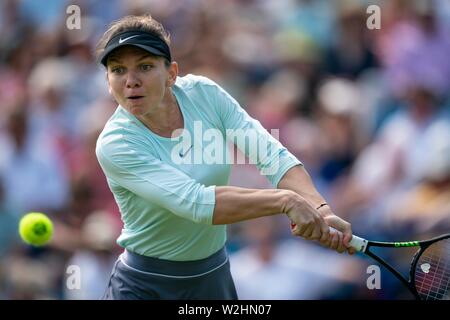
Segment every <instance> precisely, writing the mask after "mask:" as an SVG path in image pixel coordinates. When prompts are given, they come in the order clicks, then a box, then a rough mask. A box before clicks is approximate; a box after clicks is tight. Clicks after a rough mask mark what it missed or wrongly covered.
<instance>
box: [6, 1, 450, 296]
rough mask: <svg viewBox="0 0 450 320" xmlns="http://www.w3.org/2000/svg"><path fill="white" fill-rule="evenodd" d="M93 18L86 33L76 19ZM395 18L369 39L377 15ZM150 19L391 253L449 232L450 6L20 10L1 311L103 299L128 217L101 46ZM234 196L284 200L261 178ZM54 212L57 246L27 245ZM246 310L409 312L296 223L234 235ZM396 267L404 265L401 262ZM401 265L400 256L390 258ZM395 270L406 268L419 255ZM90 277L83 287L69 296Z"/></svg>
mask: <svg viewBox="0 0 450 320" xmlns="http://www.w3.org/2000/svg"><path fill="white" fill-rule="evenodd" d="M71 4H77V5H78V6H79V7H80V9H81V29H79V30H77V29H74V30H69V29H68V28H67V27H66V19H67V17H68V14H67V13H66V8H67V7H68V6H69V5H71ZM371 4H376V5H379V6H380V8H381V26H380V27H381V28H380V29H374V30H370V29H369V28H368V27H367V25H366V21H367V19H368V17H369V15H370V13H367V12H366V9H367V7H368V6H369V5H371ZM145 13H150V14H151V15H152V16H154V17H155V18H156V19H157V20H159V21H161V22H162V23H163V25H164V26H165V27H166V28H167V29H168V31H169V32H170V34H171V42H172V44H171V49H172V54H173V56H174V59H175V60H176V61H177V62H178V63H179V66H180V73H181V75H185V74H188V73H192V74H199V75H204V76H207V77H210V78H211V79H213V80H214V81H216V82H218V83H219V84H221V85H222V86H223V87H224V88H225V89H226V90H227V91H228V92H230V93H231V94H232V95H233V96H234V97H235V98H236V99H237V100H238V101H239V102H240V104H241V105H242V107H243V108H245V109H246V110H247V112H249V114H251V115H252V116H253V117H254V118H256V119H258V120H259V121H261V123H262V124H263V125H264V127H265V128H266V129H268V130H270V129H279V130H280V131H279V133H280V141H281V142H282V143H283V144H284V145H285V146H286V147H287V148H288V149H289V150H290V151H291V152H292V153H294V154H295V155H296V156H297V157H298V158H299V159H300V160H301V161H302V162H303V163H304V165H305V167H306V169H307V170H308V171H309V172H310V174H311V176H312V178H313V180H314V182H315V184H316V186H317V187H318V189H319V191H320V192H322V194H323V195H324V196H325V198H326V199H327V200H328V201H329V203H330V205H331V207H332V208H333V209H334V210H335V213H336V214H337V215H339V216H342V217H343V218H345V219H347V220H348V221H350V222H351V223H352V227H353V231H354V233H355V234H359V235H361V236H363V237H366V238H372V239H376V240H386V241H388V240H392V241H394V240H415V239H421V238H427V237H431V236H436V235H438V234H440V233H444V232H449V230H450V95H449V92H450V90H449V89H450V58H449V57H450V25H449V24H450V2H448V1H446V0H436V1H433V0H418V1H412V0H385V1H382V0H379V1H375V0H373V1H364V0H340V1H328V0H179V1H169V0H145V1H144V0H140V1H125V0H123V1H122V0H108V1H106V0H102V1H87V0H86V1H82V0H78V1H75V0H73V1H60V0H46V1H45V2H41V1H35V0H5V1H2V2H1V4H0V114H1V117H0V299H98V298H99V297H100V296H101V295H102V293H103V290H104V289H105V286H106V282H107V280H108V277H109V273H110V271H111V269H112V264H113V262H114V260H115V258H116V257H117V255H118V254H120V252H121V248H119V247H118V245H117V244H116V243H115V239H116V237H117V236H118V235H119V233H120V230H121V226H122V223H121V220H120V213H119V211H118V208H117V206H116V204H115V202H114V198H113V196H112V194H111V192H110V191H109V189H108V185H107V184H106V179H105V177H104V175H103V173H102V171H101V168H100V167H99V165H98V163H97V160H96V156H95V143H96V139H97V136H98V134H99V132H100V131H101V130H102V128H103V126H104V124H105V122H106V121H107V119H108V118H109V117H110V115H111V114H112V113H113V112H114V110H115V108H116V103H115V102H114V101H113V100H112V98H111V97H110V96H109V94H108V90H107V85H106V79H105V72H104V69H102V68H101V67H100V66H98V65H97V64H96V63H95V61H94V58H93V49H94V47H95V44H96V42H97V41H98V39H99V37H100V35H101V34H102V33H103V32H104V31H105V26H107V25H108V24H109V23H110V22H112V21H113V20H115V19H118V18H120V17H122V16H124V15H127V14H145ZM230 184H232V185H236V186H243V187H255V188H265V187H270V186H269V184H268V182H267V180H266V179H265V177H264V176H261V175H260V174H259V173H258V172H257V170H256V169H255V168H254V167H253V166H251V165H235V166H234V168H233V171H232V176H231V179H230ZM29 211H41V212H45V213H46V214H48V215H49V216H50V217H51V218H52V219H53V221H54V223H55V235H54V239H53V240H52V242H51V244H50V245H49V246H47V247H44V248H34V247H30V246H27V245H25V244H24V243H23V242H21V241H20V240H19V239H18V234H17V223H18V220H19V219H20V217H21V216H22V215H23V214H24V213H26V212H29ZM228 250H229V252H230V255H231V268H232V273H233V275H234V277H235V282H236V287H237V290H238V294H239V296H240V298H242V299H403V298H405V299H408V298H410V296H409V295H408V293H407V292H406V293H405V290H404V289H402V288H401V287H400V286H399V284H398V283H397V282H396V280H395V279H392V276H390V275H389V274H387V272H383V270H382V278H381V289H380V290H369V289H368V288H367V287H366V279H367V277H368V276H369V275H368V274H367V272H366V270H367V266H368V265H369V264H373V262H371V261H368V260H367V259H365V258H362V257H360V256H357V255H355V256H351V257H350V256H346V255H339V254H337V253H335V252H331V251H329V250H326V249H324V248H322V247H320V246H318V245H316V244H315V243H310V242H307V241H305V240H302V239H299V238H293V237H292V236H291V235H290V231H289V221H287V219H286V217H282V216H279V217H271V218H268V219H266V218H264V219H260V220H259V221H251V222H245V223H240V224H236V225H231V226H230V227H229V241H228ZM388 255H391V254H390V253H388ZM391 258H392V257H391ZM395 263H398V264H399V265H401V266H403V268H405V271H407V269H408V264H409V263H408V261H407V258H406V257H405V258H403V257H402V256H400V257H399V258H396V260H395V262H394V264H395ZM70 266H76V267H78V268H79V271H80V274H81V282H80V285H79V286H78V287H76V288H73V287H70V286H68V285H67V284H68V281H69V280H70V276H71V275H72V274H71V272H70V270H71V268H69V267H70Z"/></svg>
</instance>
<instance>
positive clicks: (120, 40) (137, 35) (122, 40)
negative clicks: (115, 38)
mask: <svg viewBox="0 0 450 320" xmlns="http://www.w3.org/2000/svg"><path fill="white" fill-rule="evenodd" d="M135 37H139V34H135V35H134V36H130V37H127V38H125V39H122V38H120V39H119V43H122V42H125V41H127V40H130V39H131V38H135Z"/></svg>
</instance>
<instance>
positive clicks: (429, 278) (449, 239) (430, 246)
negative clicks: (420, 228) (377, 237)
mask: <svg viewBox="0 0 450 320" xmlns="http://www.w3.org/2000/svg"><path fill="white" fill-rule="evenodd" d="M349 244H350V246H352V247H353V248H354V249H355V250H356V251H359V252H362V253H364V254H365V255H367V256H369V257H371V258H372V259H374V260H376V261H377V262H379V263H380V264H382V265H383V266H384V267H385V268H386V269H388V270H389V271H390V272H392V274H393V275H394V276H396V277H397V279H398V280H400V282H401V283H402V284H403V285H404V286H405V287H406V288H408V290H409V291H410V292H411V293H412V295H413V296H414V298H416V299H417V300H450V234H444V235H441V236H438V237H436V238H433V239H429V240H423V241H406V242H379V241H370V240H366V239H363V238H360V237H358V236H355V235H353V237H352V240H350V243H349ZM372 247H391V248H405V247H417V248H418V250H417V252H416V253H415V254H414V256H413V259H412V262H411V267H410V271H409V280H407V279H406V278H405V277H404V276H403V275H401V274H400V272H398V271H397V270H395V269H394V268H393V267H392V266H391V265H390V264H389V263H387V262H386V261H385V260H384V259H382V258H381V257H379V256H377V255H375V254H374V253H373V252H372V251H370V248H372Z"/></svg>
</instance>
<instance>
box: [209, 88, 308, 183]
mask: <svg viewBox="0 0 450 320" xmlns="http://www.w3.org/2000/svg"><path fill="white" fill-rule="evenodd" d="M209 90H211V91H212V92H210V95H209V96H210V97H212V99H214V100H213V101H212V102H211V105H213V106H214V107H215V108H216V112H217V113H218V114H219V117H220V119H221V122H222V125H223V130H224V131H225V135H226V137H227V140H228V141H230V142H233V143H234V144H235V145H236V146H237V147H238V148H239V150H241V151H242V152H243V153H244V154H245V155H246V156H247V157H248V158H249V161H250V163H251V164H255V165H256V167H257V168H258V170H259V171H260V173H261V174H262V175H265V176H266V177H267V179H268V180H269V182H270V183H271V184H272V186H274V187H277V186H278V183H279V182H280V180H281V178H282V177H283V176H284V174H285V173H286V172H287V171H288V170H289V169H290V168H292V167H294V166H297V165H302V163H301V162H300V161H299V160H298V159H297V158H296V157H295V156H294V155H293V154H291V153H290V152H289V151H288V150H287V149H286V148H285V147H284V146H283V145H282V144H281V143H280V142H279V141H278V140H276V139H275V138H274V137H273V136H272V135H271V134H270V133H269V132H268V131H267V130H266V129H265V128H264V127H263V126H262V125H261V123H260V122H259V121H258V120H256V119H254V118H252V117H250V116H249V115H248V113H247V112H246V111H245V110H244V109H243V108H242V107H241V106H240V105H239V103H238V102H237V101H236V100H235V99H234V98H233V97H232V96H231V95H230V94H228V93H227V92H226V91H225V90H224V89H222V88H221V87H220V86H219V85H217V84H215V83H214V82H212V81H211V85H210V86H209Z"/></svg>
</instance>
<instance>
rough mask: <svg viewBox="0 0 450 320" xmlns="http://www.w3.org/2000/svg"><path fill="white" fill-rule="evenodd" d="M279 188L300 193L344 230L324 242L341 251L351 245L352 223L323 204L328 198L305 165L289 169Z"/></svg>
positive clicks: (329, 222)
mask: <svg viewBox="0 0 450 320" xmlns="http://www.w3.org/2000/svg"><path fill="white" fill-rule="evenodd" d="M278 188H279V189H286V190H291V191H294V192H295V193H297V194H299V195H300V196H301V197H302V198H304V199H305V200H306V201H308V202H309V203H310V204H311V206H312V207H313V208H316V209H317V208H319V209H318V210H317V211H319V213H320V214H321V216H322V217H323V218H324V220H325V222H326V223H327V224H328V225H329V226H330V227H333V228H335V229H336V230H338V231H341V232H342V234H340V233H332V237H330V239H331V242H330V243H322V244H324V245H325V246H328V247H331V248H333V249H336V250H337V251H339V252H342V251H344V250H345V247H348V246H349V241H350V239H351V237H352V229H351V225H350V223H348V222H347V221H345V220H343V219H342V218H340V217H338V216H336V215H335V214H334V213H333V211H332V209H331V207H330V206H329V205H322V204H325V203H326V200H325V199H324V198H323V197H322V195H321V194H320V193H319V192H318V191H317V189H316V188H315V186H314V183H313V181H312V179H311V177H310V175H309V174H308V172H307V171H306V170H305V168H304V167H303V166H294V167H292V168H291V169H289V170H288V171H287V172H286V173H285V174H284V176H283V177H282V178H281V180H280V182H279V183H278Z"/></svg>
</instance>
